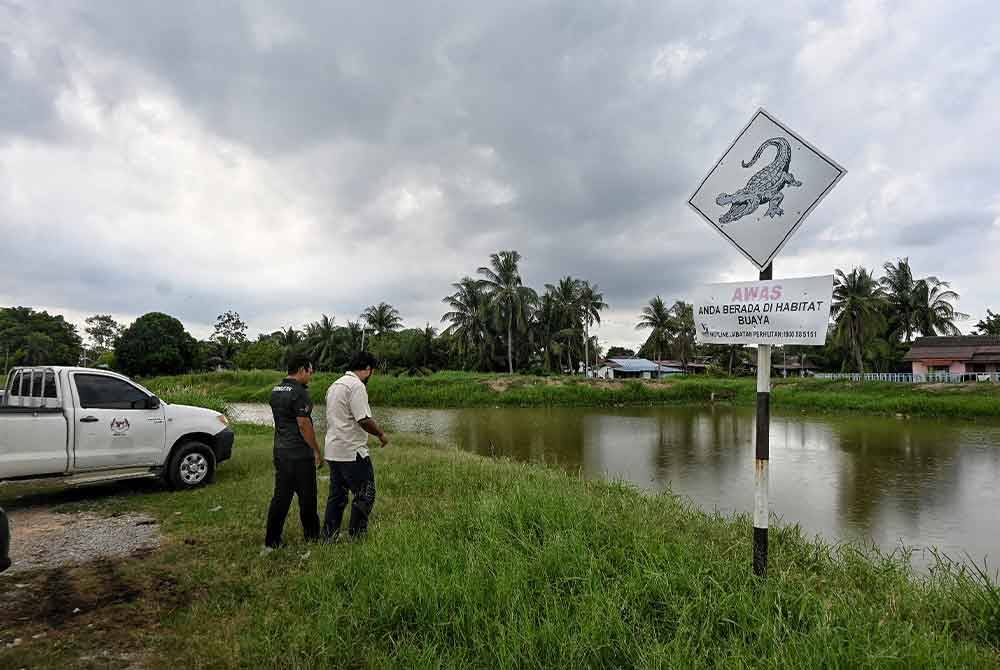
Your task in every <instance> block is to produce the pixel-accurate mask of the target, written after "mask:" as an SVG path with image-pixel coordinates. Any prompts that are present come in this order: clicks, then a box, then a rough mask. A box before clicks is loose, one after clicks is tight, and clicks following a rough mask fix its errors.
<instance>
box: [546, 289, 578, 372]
mask: <svg viewBox="0 0 1000 670" xmlns="http://www.w3.org/2000/svg"><path fill="white" fill-rule="evenodd" d="M581 286H582V284H581V282H580V280H579V279H573V277H570V276H569V275H567V276H565V277H563V278H562V279H560V280H559V283H558V284H555V285H552V284H546V285H545V290H546V294H547V295H550V296H552V302H553V305H554V307H555V313H554V317H555V319H554V321H553V323H552V326H553V329H552V336H553V337H554V338H557V339H560V340H562V341H563V342H564V344H563V346H562V347H561V348H560V350H561V351H563V352H565V353H566V359H567V361H568V362H567V367H568V368H569V370H570V371H571V372H572V370H573V345H574V344H575V343H576V341H577V335H580V336H582V335H583V320H582V319H581V318H580V317H581V313H580V305H581V302H580V298H581ZM559 367H560V368H562V357H561V356H560V364H559Z"/></svg>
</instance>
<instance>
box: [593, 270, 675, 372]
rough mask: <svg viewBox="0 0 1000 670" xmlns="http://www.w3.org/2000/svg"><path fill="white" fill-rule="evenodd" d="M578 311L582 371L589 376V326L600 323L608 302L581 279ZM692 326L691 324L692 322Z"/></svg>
mask: <svg viewBox="0 0 1000 670" xmlns="http://www.w3.org/2000/svg"><path fill="white" fill-rule="evenodd" d="M579 304H580V313H581V316H582V317H583V360H584V365H583V372H584V374H585V375H586V376H588V377H589V376H590V356H589V353H590V352H589V348H590V326H591V325H592V324H594V323H597V324H600V323H601V310H602V309H607V308H608V303H606V302H604V294H603V293H601V291H600V290H599V287H598V286H597V284H593V285H591V283H590V282H588V281H586V280H583V281H581V282H580V300H579ZM692 328H693V324H692Z"/></svg>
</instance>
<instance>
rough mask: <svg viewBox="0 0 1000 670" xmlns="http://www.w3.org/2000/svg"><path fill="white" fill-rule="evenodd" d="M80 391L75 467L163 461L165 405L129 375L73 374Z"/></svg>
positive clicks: (86, 468) (92, 467)
mask: <svg viewBox="0 0 1000 670" xmlns="http://www.w3.org/2000/svg"><path fill="white" fill-rule="evenodd" d="M73 383H74V385H75V387H76V394H77V398H78V400H77V407H78V409H77V411H76V417H75V419H76V450H75V461H74V462H75V467H74V470H78V471H79V470H98V469H104V468H124V467H132V466H137V465H160V460H161V459H162V456H163V444H164V440H165V439H166V425H165V422H164V409H163V406H162V405H161V406H159V407H157V408H156V409H152V408H151V407H150V405H151V404H152V403H151V398H150V396H149V395H147V394H146V393H145V392H144V391H142V390H141V389H139V388H138V387H136V386H135V385H133V384H131V383H129V382H128V381H126V380H124V379H119V378H117V377H112V376H109V375H101V374H94V373H83V372H77V373H74V374H73Z"/></svg>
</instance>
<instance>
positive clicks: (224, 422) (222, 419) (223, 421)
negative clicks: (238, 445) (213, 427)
mask: <svg viewBox="0 0 1000 670" xmlns="http://www.w3.org/2000/svg"><path fill="white" fill-rule="evenodd" d="M218 418H219V423H221V424H222V425H223V426H228V425H229V419H227V418H226V415H225V414H220V415H219V417H218Z"/></svg>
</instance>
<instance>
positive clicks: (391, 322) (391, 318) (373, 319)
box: [361, 302, 403, 335]
mask: <svg viewBox="0 0 1000 670" xmlns="http://www.w3.org/2000/svg"><path fill="white" fill-rule="evenodd" d="M361 318H362V320H364V322H365V325H367V326H368V328H370V329H371V330H372V331H373V334H375V335H382V334H383V333H392V332H395V331H397V330H399V329H400V328H402V327H403V319H402V318H400V316H399V310H397V309H396V308H395V307H393V306H392V305H390V304H389V303H387V302H380V303H379V304H377V305H371V306H370V307H368V309H366V310H365V311H364V312H362V313H361Z"/></svg>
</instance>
